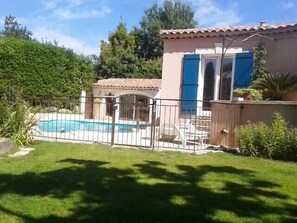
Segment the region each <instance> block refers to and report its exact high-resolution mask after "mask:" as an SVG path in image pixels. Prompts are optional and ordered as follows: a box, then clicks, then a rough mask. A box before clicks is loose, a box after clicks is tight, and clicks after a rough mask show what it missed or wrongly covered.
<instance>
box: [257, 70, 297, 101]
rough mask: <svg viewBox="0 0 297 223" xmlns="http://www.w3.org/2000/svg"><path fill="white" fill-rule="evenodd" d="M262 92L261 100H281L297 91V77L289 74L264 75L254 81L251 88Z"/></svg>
mask: <svg viewBox="0 0 297 223" xmlns="http://www.w3.org/2000/svg"><path fill="white" fill-rule="evenodd" d="M252 87H253V88H255V89H259V90H262V91H263V98H264V99H269V100H283V99H284V97H285V96H286V95H288V94H291V93H292V92H296V91H297V76H296V75H291V74H290V73H286V74H284V73H276V74H266V75H264V76H263V77H262V78H259V79H258V80H256V81H254V84H253V86H252Z"/></svg>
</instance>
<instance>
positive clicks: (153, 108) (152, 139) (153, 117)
mask: <svg viewBox="0 0 297 223" xmlns="http://www.w3.org/2000/svg"><path fill="white" fill-rule="evenodd" d="M156 104H157V103H156V99H153V104H152V123H151V142H150V147H151V148H152V150H153V151H154V149H155V137H156V136H155V129H156Z"/></svg>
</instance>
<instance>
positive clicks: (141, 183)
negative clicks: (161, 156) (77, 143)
mask: <svg viewBox="0 0 297 223" xmlns="http://www.w3.org/2000/svg"><path fill="white" fill-rule="evenodd" d="M60 162H63V163H64V162H65V163H69V164H71V167H67V168H63V169H59V170H55V171H50V172H44V173H41V174H36V173H25V174H23V175H5V174H2V175H0V194H1V195H4V194H8V193H10V194H11V193H12V194H17V195H20V196H41V197H42V196H49V197H53V198H56V199H61V200H62V199H66V198H68V197H70V196H71V195H72V194H73V193H76V192H80V193H81V197H82V198H81V200H80V202H78V203H76V204H75V205H73V208H72V209H71V210H69V211H70V212H71V213H72V214H70V215H69V216H67V217H60V216H56V215H50V216H43V217H39V218H37V217H32V216H31V215H26V214H24V213H22V212H17V211H15V210H11V209H8V208H6V207H3V206H2V207H0V212H1V211H2V212H4V213H6V214H8V215H13V216H17V217H19V218H21V219H22V220H23V221H24V222H33V223H34V222H51V223H55V222H224V221H220V220H218V219H216V218H213V216H214V215H215V214H216V213H217V212H219V211H226V212H229V213H232V214H234V215H235V216H238V217H243V218H245V217H248V218H258V219H261V218H262V217H263V216H265V215H270V214H274V215H278V217H277V220H279V221H282V222H285V221H287V222H290V220H293V219H294V214H296V210H295V208H294V207H292V206H289V204H287V201H286V199H287V197H286V196H284V195H282V194H280V193H279V192H277V189H278V188H279V185H277V184H274V183H271V182H268V181H259V180H251V179H255V178H254V177H253V176H254V174H255V173H253V172H251V171H248V170H243V169H236V168H234V167H231V166H210V165H204V166H198V167H196V168H195V167H192V166H188V165H178V166H176V168H177V172H171V171H168V170H167V169H166V164H164V163H160V162H155V161H147V162H145V163H141V164H135V165H134V167H133V168H131V169H118V168H112V167H110V166H109V165H108V166H106V164H109V163H107V162H101V161H92V160H79V159H65V160H62V161H60ZM208 174H218V175H226V174H227V175H228V176H230V177H235V178H239V179H240V180H239V182H240V183H236V181H232V180H231V179H230V180H228V179H225V178H224V179H222V180H220V179H217V181H221V182H222V183H221V188H220V189H219V190H215V189H213V188H211V185H210V186H205V185H203V182H205V179H204V178H205V177H207V175H208ZM245 177H246V178H247V180H244V179H245ZM143 179H150V182H154V183H147V182H146V181H145V180H143ZM264 199H277V200H280V201H281V204H282V205H276V206H275V205H269V204H267V202H263V200H264Z"/></svg>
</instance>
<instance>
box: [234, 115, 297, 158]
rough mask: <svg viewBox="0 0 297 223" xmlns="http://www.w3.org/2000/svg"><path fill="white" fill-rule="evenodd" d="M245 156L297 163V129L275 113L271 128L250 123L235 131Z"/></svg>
mask: <svg viewBox="0 0 297 223" xmlns="http://www.w3.org/2000/svg"><path fill="white" fill-rule="evenodd" d="M235 135H236V137H237V139H238V143H239V148H240V151H241V153H242V154H243V155H247V156H256V157H263V158H270V159H280V160H287V161H297V129H296V128H295V129H290V128H288V126H287V123H286V121H285V119H284V118H283V117H282V116H281V115H280V114H279V113H277V112H276V113H274V115H273V121H272V125H271V127H269V126H267V125H266V124H264V123H263V122H260V123H256V124H255V123H253V124H252V123H249V124H247V125H244V126H242V127H241V128H239V129H237V130H236V131H235Z"/></svg>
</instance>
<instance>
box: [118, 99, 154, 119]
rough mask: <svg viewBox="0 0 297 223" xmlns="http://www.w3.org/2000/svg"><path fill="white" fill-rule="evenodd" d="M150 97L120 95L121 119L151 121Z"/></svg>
mask: <svg viewBox="0 0 297 223" xmlns="http://www.w3.org/2000/svg"><path fill="white" fill-rule="evenodd" d="M149 103H150V98H149V97H146V96H143V95H133V94H128V95H122V96H120V116H119V118H120V120H127V121H136V120H139V121H145V122H148V121H149V113H150V112H149Z"/></svg>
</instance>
